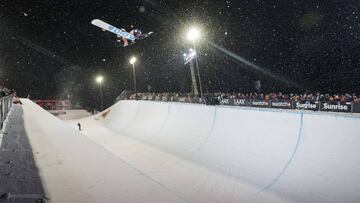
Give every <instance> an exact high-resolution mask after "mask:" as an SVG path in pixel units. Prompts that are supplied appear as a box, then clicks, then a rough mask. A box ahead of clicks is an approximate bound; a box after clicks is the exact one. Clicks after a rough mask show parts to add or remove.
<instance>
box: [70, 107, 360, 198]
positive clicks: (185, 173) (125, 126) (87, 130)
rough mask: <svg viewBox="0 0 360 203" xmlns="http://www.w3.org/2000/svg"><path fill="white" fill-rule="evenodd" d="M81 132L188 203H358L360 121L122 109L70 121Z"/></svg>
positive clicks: (238, 111)
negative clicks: (79, 127) (78, 126)
mask: <svg viewBox="0 0 360 203" xmlns="http://www.w3.org/2000/svg"><path fill="white" fill-rule="evenodd" d="M78 122H80V123H81V125H82V128H83V131H81V133H83V134H84V135H86V136H87V137H89V138H90V139H91V140H93V141H94V143H97V144H98V145H99V146H101V147H103V148H104V149H105V150H107V151H108V152H111V153H112V154H114V155H115V156H116V157H118V158H119V159H120V160H122V161H124V162H125V163H127V165H128V166H129V167H131V168H132V169H133V170H135V171H138V172H139V173H140V174H142V175H143V176H146V177H148V178H149V179H151V180H152V181H154V182H156V183H157V184H159V185H161V186H162V187H163V188H165V190H166V191H167V192H168V193H169V195H170V194H171V195H174V196H176V197H177V198H179V199H181V200H183V201H185V202H251V203H256V202H358V201H359V199H360V193H359V192H358V191H360V165H359V163H360V162H359V161H360V158H359V156H358V154H359V152H360V117H359V116H353V115H336V114H326V113H325V114H324V113H306V112H296V111H268V110H266V109H243V108H235V107H223V106H205V105H196V104H182V103H166V102H151V101H120V102H118V103H117V104H115V105H114V106H112V107H110V108H109V109H107V110H105V111H104V112H103V113H101V114H99V115H96V116H92V117H88V118H85V119H81V120H74V121H69V123H70V124H71V125H72V126H73V127H74V128H77V126H76V125H75V124H76V123H78ZM119 174H121V173H119ZM128 178H129V179H130V180H129V181H130V182H129V183H132V182H133V181H132V180H131V177H128ZM129 183H127V182H126V183H125V182H124V181H123V184H125V185H127V184H129ZM135 187H137V186H135ZM141 194H142V195H143V197H144V198H145V199H146V198H147V197H146V195H145V194H143V193H141ZM155 195H158V194H153V193H152V194H151V196H155ZM145 199H144V201H145ZM118 202H119V201H118ZM126 202H137V201H134V200H133V199H131V198H129V199H127V201H126ZM148 202H151V201H148ZM170 202H172V201H170Z"/></svg>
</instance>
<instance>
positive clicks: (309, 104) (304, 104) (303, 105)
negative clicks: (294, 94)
mask: <svg viewBox="0 0 360 203" xmlns="http://www.w3.org/2000/svg"><path fill="white" fill-rule="evenodd" d="M319 108H320V103H319V102H316V101H296V102H295V101H294V109H297V110H311V111H318V110H319Z"/></svg>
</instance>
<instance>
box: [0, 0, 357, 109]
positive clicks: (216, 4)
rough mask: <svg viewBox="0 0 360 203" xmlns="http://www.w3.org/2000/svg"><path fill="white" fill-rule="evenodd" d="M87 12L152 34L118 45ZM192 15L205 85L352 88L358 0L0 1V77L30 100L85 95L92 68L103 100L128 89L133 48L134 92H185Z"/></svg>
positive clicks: (89, 97) (92, 90) (91, 92)
mask: <svg viewBox="0 0 360 203" xmlns="http://www.w3.org/2000/svg"><path fill="white" fill-rule="evenodd" d="M95 18H98V19H102V20H104V21H106V22H108V23H110V24H113V25H115V26H117V27H120V28H125V29H128V30H130V26H131V25H133V26H134V27H136V28H139V29H141V30H143V31H144V32H148V31H154V32H155V34H154V35H153V36H152V37H151V38H147V39H145V40H141V41H138V43H136V44H135V45H133V46H131V47H126V48H121V47H120V46H119V45H118V44H116V40H115V39H116V37H115V35H113V34H111V33H109V32H102V31H101V30H100V29H98V28H96V27H94V26H93V25H91V24H90V22H91V20H92V19H95ZM192 24H197V25H198V26H200V27H201V28H202V30H203V33H204V40H202V41H200V42H198V47H199V52H200V56H199V63H200V64H199V65H200V68H201V73H202V79H203V86H204V89H205V91H208V92H213V91H242V92H249V91H254V81H256V80H261V81H262V89H263V91H265V92H270V91H277V92H278V91H281V92H289V91H296V92H299V93H301V92H304V91H321V92H323V93H335V92H338V93H345V92H349V93H352V92H356V93H360V91H359V86H360V61H359V56H360V55H359V54H360V46H359V45H360V42H359V37H360V1H358V0H337V1H335V0H318V1H310V0H292V1H280V0H276V1H275V0H266V1H265V0H248V1H245V0H227V1H220V0H201V1H198V0H192V1H181V0H180V1H175V0H169V1H165V0H160V1H159V0H142V1H141V0H128V1H121V0H116V1H115V0H107V1H100V0H93V1H85V0H72V1H66V0H62V1H60V0H47V1H46V0H38V1H34V0H33V1H32V0H26V1H23V0H2V1H1V2H0V28H1V31H0V85H5V86H7V87H9V88H11V89H15V90H16V91H17V92H18V93H19V94H20V96H27V95H28V94H30V95H31V97H32V98H38V99H42V98H61V97H64V95H66V92H69V93H70V95H71V96H72V97H73V98H74V99H75V98H77V99H80V100H81V101H82V103H85V104H88V103H89V102H90V101H94V100H96V99H97V95H98V88H97V86H96V85H95V84H94V77H95V75H96V74H98V73H102V74H104V76H105V78H106V79H105V87H104V90H105V97H106V100H107V101H108V102H107V103H108V104H109V103H111V102H112V100H113V99H114V98H115V97H116V96H117V95H118V94H119V93H120V92H121V91H122V90H124V89H132V88H133V87H132V70H131V67H130V65H129V63H128V59H129V57H130V56H131V55H137V56H138V58H139V63H138V65H137V66H136V70H137V78H138V89H139V90H140V91H146V90H147V89H148V88H149V87H151V90H152V91H156V92H162V91H175V92H188V91H190V71H189V68H188V67H187V66H184V65H183V58H182V54H183V53H184V51H185V50H186V49H187V48H189V47H190V46H191V44H189V43H188V42H186V40H185V39H184V38H185V37H184V33H185V32H186V29H187V28H188V27H189V26H190V25H192ZM209 42H211V43H214V44H215V45H217V46H221V47H223V48H225V49H226V50H228V51H231V52H232V53H234V54H236V55H237V56H240V57H242V58H245V59H247V60H249V61H251V62H252V63H254V64H256V65H257V66H258V67H260V68H261V69H262V70H265V72H271V74H272V75H273V76H274V77H271V76H270V75H269V74H264V73H263V72H264V71H259V70H256V69H254V68H252V67H250V66H247V65H245V64H244V63H242V62H241V61H239V60H236V59H235V58H232V57H230V56H229V55H228V54H226V53H224V52H221V51H219V50H217V49H215V48H214V47H213V46H211V45H209ZM283 79H286V80H288V81H291V82H292V83H296V84H298V85H297V86H293V85H291V84H289V83H284V82H282V81H283Z"/></svg>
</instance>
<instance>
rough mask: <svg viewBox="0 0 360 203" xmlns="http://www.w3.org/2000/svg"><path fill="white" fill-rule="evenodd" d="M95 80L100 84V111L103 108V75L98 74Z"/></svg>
mask: <svg viewBox="0 0 360 203" xmlns="http://www.w3.org/2000/svg"><path fill="white" fill-rule="evenodd" d="M95 81H96V83H97V84H99V86H100V100H101V111H103V110H104V94H103V89H102V84H103V81H104V77H103V76H102V75H98V76H97V77H96V79H95Z"/></svg>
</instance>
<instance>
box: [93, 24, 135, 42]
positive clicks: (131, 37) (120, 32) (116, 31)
mask: <svg viewBox="0 0 360 203" xmlns="http://www.w3.org/2000/svg"><path fill="white" fill-rule="evenodd" d="M91 24H93V25H95V26H97V27H99V28H101V29H104V30H107V31H109V32H112V33H114V34H116V35H117V36H120V37H123V38H126V39H128V40H131V41H135V40H136V38H135V36H134V35H132V34H130V33H128V32H126V31H125V29H119V28H117V27H115V26H112V25H110V24H109V23H106V22H104V21H102V20H99V19H94V20H93V21H91Z"/></svg>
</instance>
